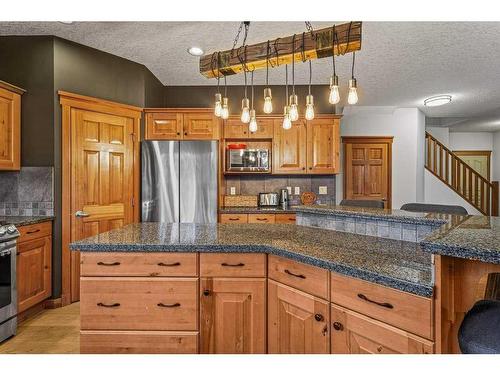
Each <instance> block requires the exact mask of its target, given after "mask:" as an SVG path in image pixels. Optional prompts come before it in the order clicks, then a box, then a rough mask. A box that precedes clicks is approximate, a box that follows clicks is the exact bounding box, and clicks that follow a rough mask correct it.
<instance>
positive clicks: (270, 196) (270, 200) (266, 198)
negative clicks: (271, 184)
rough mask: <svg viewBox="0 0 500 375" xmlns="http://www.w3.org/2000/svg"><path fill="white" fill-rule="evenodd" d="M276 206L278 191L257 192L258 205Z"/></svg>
mask: <svg viewBox="0 0 500 375" xmlns="http://www.w3.org/2000/svg"><path fill="white" fill-rule="evenodd" d="M276 206H278V193H259V207H276Z"/></svg>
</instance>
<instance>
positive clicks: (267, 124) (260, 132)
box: [248, 119, 274, 139]
mask: <svg viewBox="0 0 500 375" xmlns="http://www.w3.org/2000/svg"><path fill="white" fill-rule="evenodd" d="M257 125H258V126H257V131H256V132H250V133H249V135H248V137H249V138H258V139H269V138H272V137H273V132H274V120H271V119H257Z"/></svg>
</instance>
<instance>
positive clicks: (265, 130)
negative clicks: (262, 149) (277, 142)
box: [223, 116, 274, 139]
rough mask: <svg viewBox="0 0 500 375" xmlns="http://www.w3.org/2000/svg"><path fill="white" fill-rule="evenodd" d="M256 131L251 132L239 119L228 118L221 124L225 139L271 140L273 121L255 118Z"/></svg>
mask: <svg viewBox="0 0 500 375" xmlns="http://www.w3.org/2000/svg"><path fill="white" fill-rule="evenodd" d="M257 124H258V126H257V131H256V132H251V131H250V130H249V129H248V124H244V123H242V122H241V120H240V118H239V117H236V116H235V117H230V118H229V119H227V120H226V121H224V123H223V127H224V138H226V139H247V138H250V139H270V138H273V132H274V120H273V119H266V118H257Z"/></svg>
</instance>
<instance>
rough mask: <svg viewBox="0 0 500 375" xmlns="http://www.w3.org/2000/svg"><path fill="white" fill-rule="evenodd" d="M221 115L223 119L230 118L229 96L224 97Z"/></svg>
mask: <svg viewBox="0 0 500 375" xmlns="http://www.w3.org/2000/svg"><path fill="white" fill-rule="evenodd" d="M220 117H221V118H222V119H223V120H227V119H228V118H229V106H228V99H227V98H222V109H221V111H220Z"/></svg>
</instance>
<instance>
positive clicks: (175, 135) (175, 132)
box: [145, 112, 182, 140]
mask: <svg viewBox="0 0 500 375" xmlns="http://www.w3.org/2000/svg"><path fill="white" fill-rule="evenodd" d="M145 138H146V140H155V139H161V140H175V139H182V114H178V113H164V112H158V113H147V114H146V137H145Z"/></svg>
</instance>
